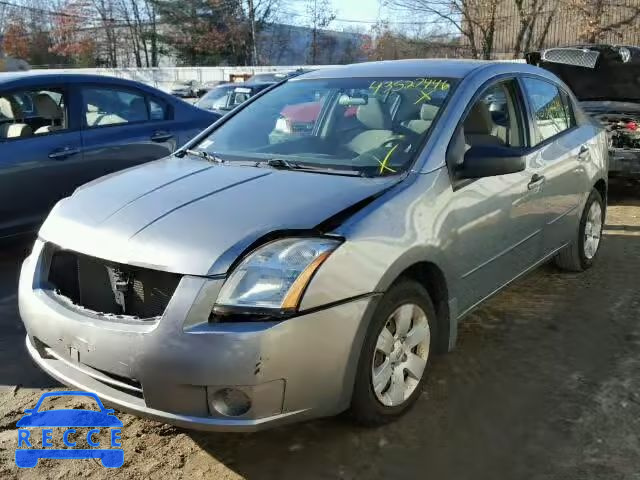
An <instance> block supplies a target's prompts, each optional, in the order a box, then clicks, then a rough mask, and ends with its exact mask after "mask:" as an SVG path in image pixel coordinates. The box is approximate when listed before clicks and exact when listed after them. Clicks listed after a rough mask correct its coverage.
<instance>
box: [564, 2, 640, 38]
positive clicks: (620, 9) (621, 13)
mask: <svg viewBox="0 0 640 480" xmlns="http://www.w3.org/2000/svg"><path fill="white" fill-rule="evenodd" d="M564 1H565V2H566V4H567V6H568V7H569V8H570V9H571V10H572V11H573V12H574V13H575V15H576V17H577V18H578V19H579V22H580V27H579V28H580V39H581V40H582V41H584V42H588V43H596V42H598V41H603V40H605V38H606V37H607V36H610V37H613V38H614V39H615V38H618V39H621V38H622V36H623V30H624V29H631V28H633V27H637V24H638V22H640V4H639V3H638V2H630V1H625V0H564Z"/></svg>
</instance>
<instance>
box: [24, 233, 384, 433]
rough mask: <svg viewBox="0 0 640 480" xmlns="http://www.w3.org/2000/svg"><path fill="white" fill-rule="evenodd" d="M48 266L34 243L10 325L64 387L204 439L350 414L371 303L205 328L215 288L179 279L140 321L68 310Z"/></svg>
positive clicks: (205, 280) (215, 283)
mask: <svg viewBox="0 0 640 480" xmlns="http://www.w3.org/2000/svg"><path fill="white" fill-rule="evenodd" d="M47 262H48V259H47V250H46V249H45V248H44V244H43V242H41V241H38V242H37V243H36V246H35V247H34V250H33V252H32V254H31V255H30V256H29V257H28V258H27V259H26V260H25V262H24V264H23V267H22V273H21V276H20V287H19V305H20V314H21V316H22V319H23V321H24V324H25V327H26V330H27V339H26V342H27V349H28V351H29V353H30V354H31V356H32V358H33V359H34V360H35V362H36V363H37V364H38V365H39V366H40V367H41V368H42V369H43V370H45V371H46V372H48V373H49V374H50V375H51V376H53V377H55V378H56V379H58V380H59V381H61V382H62V383H64V384H65V385H68V386H71V387H74V388H78V389H82V390H87V391H92V392H96V393H97V394H98V395H99V396H100V398H101V399H102V400H104V401H106V402H108V403H110V404H112V405H113V406H116V407H118V408H120V409H122V410H124V411H128V412H132V413H135V414H139V415H143V416H147V417H150V418H153V419H156V420H159V421H161V422H166V423H171V424H175V425H178V426H182V427H186V428H194V429H205V430H223V431H230V430H239V431H243V430H246V431H251V430H258V429H261V428H265V427H267V426H269V427H270V426H274V425H278V424H283V423H288V422H292V421H297V420H301V419H303V418H313V417H319V416H326V415H334V414H337V413H339V412H340V411H342V410H344V409H346V408H347V407H348V405H349V403H350V399H351V393H352V388H353V383H354V377H355V370H356V366H357V362H358V357H359V352H360V348H361V345H362V340H363V337H364V333H365V331H366V327H367V325H368V318H369V315H370V312H371V311H372V309H373V308H372V307H373V304H374V303H375V298H376V297H375V296H364V297H360V298H357V299H352V300H350V301H344V302H340V303H338V304H334V305H332V306H330V307H326V308H318V309H314V310H313V311H309V312H307V313H301V314H300V315H299V316H297V317H295V318H291V319H289V320H286V321H282V322H242V323H232V322H230V323H209V322H208V318H209V313H210V311H211V307H212V305H213V303H214V302H215V299H216V296H217V293H218V290H219V289H220V287H221V285H222V282H223V279H222V278H209V277H193V276H183V277H182V278H181V280H180V282H179V284H178V286H177V288H176V290H175V293H174V294H173V296H172V298H171V300H170V301H169V303H168V305H167V307H166V310H165V311H164V314H163V315H162V316H161V317H157V318H154V319H147V320H140V319H135V318H132V317H118V316H115V315H100V314H97V313H96V312H92V311H88V310H86V309H83V308H81V307H77V306H76V305H73V304H71V303H70V302H69V301H68V300H67V299H65V298H64V297H61V296H60V295H59V294H57V293H56V292H54V291H53V290H52V289H51V288H50V286H49V285H48V284H47V282H46V278H45V275H44V272H46V265H47ZM237 403H240V404H241V405H240V408H239V409H238V408H228V407H229V405H231V406H234V405H235V406H237V405H236V404H237ZM247 405H248V408H246V406H247Z"/></svg>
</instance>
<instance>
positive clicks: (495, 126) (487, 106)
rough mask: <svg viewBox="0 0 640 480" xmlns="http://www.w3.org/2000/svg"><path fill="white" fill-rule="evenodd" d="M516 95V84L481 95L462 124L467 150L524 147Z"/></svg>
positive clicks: (511, 82)
mask: <svg viewBox="0 0 640 480" xmlns="http://www.w3.org/2000/svg"><path fill="white" fill-rule="evenodd" d="M515 92H516V85H515V82H514V81H513V80H509V81H506V82H500V83H497V84H495V85H492V86H490V87H489V88H487V89H486V90H485V91H484V92H482V93H481V94H480V96H479V98H478V99H477V100H476V101H475V103H474V104H473V106H472V107H471V109H470V110H469V112H468V113H467V116H466V117H465V119H464V121H463V123H462V125H463V131H464V137H465V143H466V144H467V146H469V147H470V146H474V145H502V146H507V147H521V146H522V145H523V138H524V135H523V129H522V125H521V121H520V118H521V108H520V105H519V103H518V101H517V96H516V95H515Z"/></svg>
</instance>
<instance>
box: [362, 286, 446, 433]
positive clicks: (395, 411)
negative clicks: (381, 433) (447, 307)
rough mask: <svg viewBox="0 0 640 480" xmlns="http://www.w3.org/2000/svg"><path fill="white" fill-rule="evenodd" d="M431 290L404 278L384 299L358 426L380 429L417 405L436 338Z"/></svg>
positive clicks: (368, 344) (368, 356) (365, 359)
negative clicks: (377, 427) (375, 426)
mask: <svg viewBox="0 0 640 480" xmlns="http://www.w3.org/2000/svg"><path fill="white" fill-rule="evenodd" d="M435 320H436V314H435V309H434V308H433V303H432V302H431V299H430V298H429V294H428V293H427V291H426V290H425V289H424V288H423V287H422V286H421V285H420V284H419V283H417V282H415V281H413V280H402V281H400V282H398V283H397V284H396V285H394V286H392V287H391V288H390V289H389V291H388V292H387V293H385V295H384V296H383V297H382V299H381V300H380V303H379V304H378V307H377V309H376V312H375V314H374V316H373V319H372V321H371V326H370V328H369V332H368V333H367V337H366V339H365V342H364V345H363V348H362V353H361V355H360V361H359V364H358V372H357V376H356V384H355V388H354V394H353V399H352V402H351V413H352V415H353V417H354V418H355V419H356V421H357V422H358V423H361V424H363V425H368V426H374V425H380V424H383V423H386V422H388V421H390V420H393V419H394V418H396V417H399V416H400V415H402V414H403V413H404V412H405V411H406V410H408V409H409V408H410V407H411V405H413V404H414V403H415V401H416V400H417V398H418V396H419V395H420V392H421V390H422V386H423V384H424V381H425V378H426V369H427V366H428V363H429V358H430V354H431V352H433V351H434V341H435V339H436V338H437V336H436V321H435Z"/></svg>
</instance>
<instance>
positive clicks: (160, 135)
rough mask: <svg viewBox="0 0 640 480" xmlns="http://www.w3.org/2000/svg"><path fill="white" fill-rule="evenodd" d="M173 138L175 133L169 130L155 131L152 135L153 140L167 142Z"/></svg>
mask: <svg viewBox="0 0 640 480" xmlns="http://www.w3.org/2000/svg"><path fill="white" fill-rule="evenodd" d="M172 138H173V134H172V133H169V132H155V133H154V134H153V135H151V141H152V142H166V141H167V140H170V139H172Z"/></svg>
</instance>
